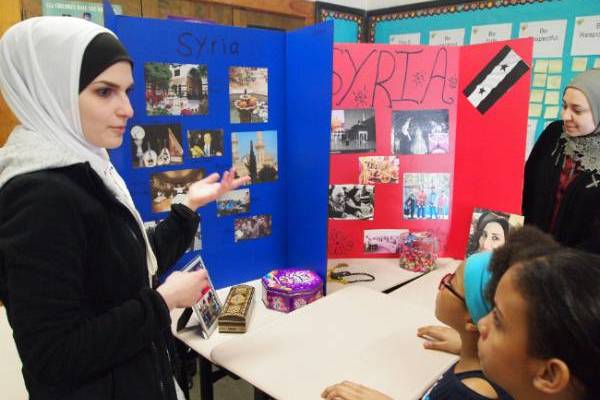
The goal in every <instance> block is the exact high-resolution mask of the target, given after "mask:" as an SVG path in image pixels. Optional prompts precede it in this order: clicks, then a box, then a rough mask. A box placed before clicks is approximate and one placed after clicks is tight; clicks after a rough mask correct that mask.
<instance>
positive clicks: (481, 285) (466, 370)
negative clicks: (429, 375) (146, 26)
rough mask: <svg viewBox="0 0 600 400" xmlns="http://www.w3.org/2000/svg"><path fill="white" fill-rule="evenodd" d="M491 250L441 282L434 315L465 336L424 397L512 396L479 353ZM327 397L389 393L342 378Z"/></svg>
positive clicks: (380, 397)
mask: <svg viewBox="0 0 600 400" xmlns="http://www.w3.org/2000/svg"><path fill="white" fill-rule="evenodd" d="M491 257H492V253H490V252H482V253H476V254H474V255H472V256H470V257H469V258H468V259H467V260H466V261H465V262H463V263H461V264H460V265H459V266H458V268H457V269H456V271H455V272H454V273H449V274H447V275H445V276H444V277H443V278H442V280H441V281H440V284H439V291H438V295H437V298H436V307H435V315H436V317H437V318H438V319H439V320H440V321H442V322H444V323H445V324H447V325H449V326H451V327H452V328H454V329H455V330H456V331H457V332H458V333H459V334H460V337H461V339H462V346H461V349H460V360H459V361H458V362H457V363H456V364H455V365H453V366H452V367H451V368H450V369H449V370H448V371H446V373H444V375H443V376H442V377H441V378H440V380H439V381H438V383H437V384H436V385H435V386H434V387H433V388H432V389H431V390H430V391H429V392H428V393H427V394H426V395H425V396H424V397H423V399H424V400H425V399H427V400H436V399H457V400H458V399H460V400H470V399H473V400H483V399H510V396H508V395H507V394H506V393H505V392H504V391H503V390H502V389H501V388H499V387H498V386H496V385H495V384H494V383H492V382H490V381H489V380H487V379H486V378H485V377H484V376H483V372H482V371H481V367H480V365H479V358H478V355H477V341H478V339H479V332H478V331H477V322H478V321H479V319H481V318H482V317H483V316H485V315H486V314H487V313H489V312H490V311H491V306H490V304H489V302H488V301H487V300H486V297H485V288H486V286H487V283H488V281H489V280H490V277H491V275H490V272H489V270H488V265H489V263H490V260H491ZM322 397H323V398H326V399H345V400H354V399H356V400H358V399H363V400H367V399H369V400H384V399H390V397H388V396H386V395H384V394H383V393H380V392H378V391H376V390H374V389H370V388H366V387H364V386H362V385H358V384H355V383H352V382H342V383H339V384H337V385H333V386H330V387H329V388H327V389H325V391H324V392H323V394H322Z"/></svg>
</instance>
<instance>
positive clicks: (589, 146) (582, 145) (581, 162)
mask: <svg viewBox="0 0 600 400" xmlns="http://www.w3.org/2000/svg"><path fill="white" fill-rule="evenodd" d="M568 88H573V89H577V90H579V91H581V92H582V93H583V94H584V95H585V97H586V99H587V101H588V103H589V105H590V109H591V111H592V116H593V118H594V123H595V124H596V129H595V130H594V131H593V132H592V133H590V134H588V135H584V136H577V137H571V136H569V135H567V133H566V132H564V131H563V133H562V135H561V139H560V141H559V143H560V146H562V150H563V153H564V154H565V155H566V156H569V157H570V158H571V159H572V160H573V161H575V162H576V165H577V167H576V168H577V170H578V171H581V172H584V171H587V172H591V173H592V181H593V182H592V184H591V185H588V186H587V187H592V186H598V182H597V181H596V178H597V177H600V71H599V70H591V71H586V72H583V73H581V74H579V75H577V76H576V77H575V78H573V80H572V81H571V82H570V83H569V84H568V85H567V87H566V88H565V90H567V89H568Z"/></svg>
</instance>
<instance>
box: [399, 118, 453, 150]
mask: <svg viewBox="0 0 600 400" xmlns="http://www.w3.org/2000/svg"><path fill="white" fill-rule="evenodd" d="M449 130H450V125H449V123H448V110H444V109H442V110H413V111H393V112H392V149H393V152H394V153H395V154H446V153H448V149H449V143H450V139H449Z"/></svg>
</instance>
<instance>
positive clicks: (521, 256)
mask: <svg viewBox="0 0 600 400" xmlns="http://www.w3.org/2000/svg"><path fill="white" fill-rule="evenodd" d="M559 249H561V246H560V245H559V244H558V243H557V242H556V241H555V240H554V239H552V237H551V236H550V235H548V234H546V233H544V232H542V231H541V230H539V229H538V228H536V227H533V226H528V225H526V226H524V227H522V228H517V229H515V230H513V231H511V232H510V233H509V234H508V236H507V238H506V242H505V244H504V245H503V246H500V247H498V248H497V249H495V250H494V254H493V255H492V259H491V261H490V267H489V268H490V272H491V273H492V277H491V278H490V281H489V283H488V285H487V287H486V289H485V296H486V299H487V300H488V301H489V303H490V304H494V293H496V287H497V286H498V282H500V278H502V275H504V273H505V272H506V270H508V268H509V267H510V266H511V265H514V264H516V263H521V262H524V261H527V260H532V259H535V258H538V257H544V256H546V255H548V254H551V253H553V252H555V251H558V250H559Z"/></svg>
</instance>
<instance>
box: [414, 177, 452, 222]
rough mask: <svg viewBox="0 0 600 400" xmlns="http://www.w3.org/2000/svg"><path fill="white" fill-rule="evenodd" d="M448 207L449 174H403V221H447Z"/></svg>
mask: <svg viewBox="0 0 600 400" xmlns="http://www.w3.org/2000/svg"><path fill="white" fill-rule="evenodd" d="M449 207H450V174H446V173H405V174H404V202H403V207H402V208H403V214H404V219H448V216H449Z"/></svg>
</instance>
